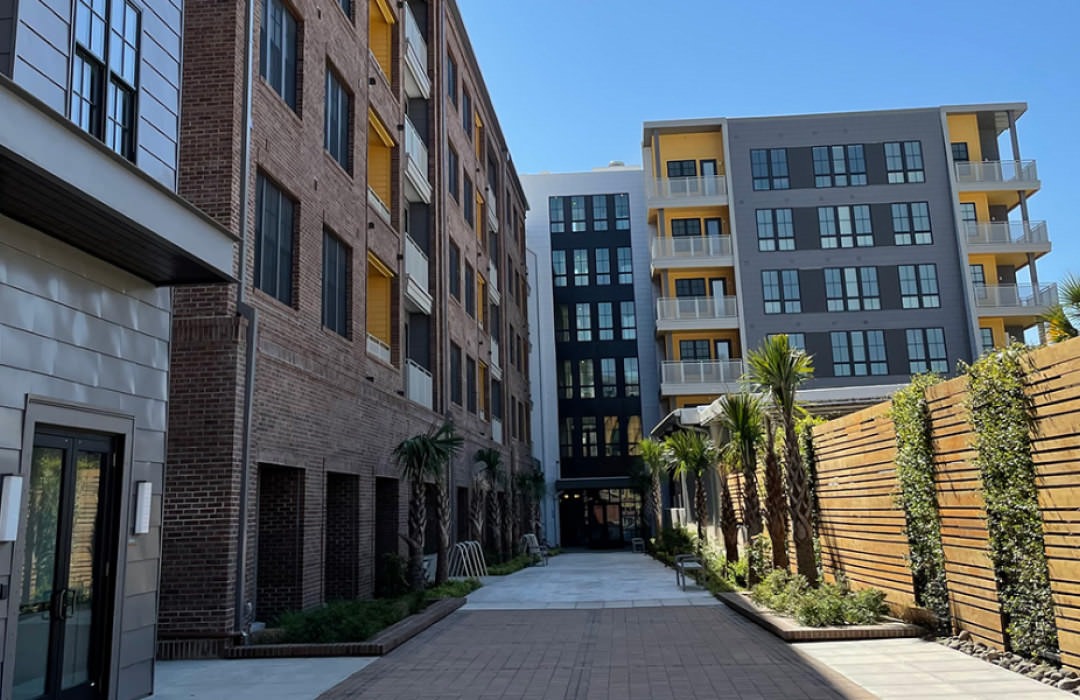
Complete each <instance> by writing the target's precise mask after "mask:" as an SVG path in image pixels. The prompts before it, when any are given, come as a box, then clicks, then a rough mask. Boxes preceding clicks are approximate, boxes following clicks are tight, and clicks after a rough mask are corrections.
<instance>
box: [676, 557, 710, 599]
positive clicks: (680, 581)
mask: <svg viewBox="0 0 1080 700" xmlns="http://www.w3.org/2000/svg"><path fill="white" fill-rule="evenodd" d="M704 568H705V565H704V564H702V563H701V559H699V558H698V556H697V555H696V554H676V555H675V583H676V585H678V586H679V588H681V589H683V590H684V591H685V590H686V572H688V571H700V570H702V569H704ZM691 578H693V575H692V574H691Z"/></svg>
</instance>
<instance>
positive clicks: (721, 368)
mask: <svg viewBox="0 0 1080 700" xmlns="http://www.w3.org/2000/svg"><path fill="white" fill-rule="evenodd" d="M742 373H743V363H742V361H741V360H687V361H685V362H662V363H661V364H660V393H661V395H663V396H697V395H709V396H718V395H720V394H727V393H731V392H735V391H738V390H739V378H740V377H742Z"/></svg>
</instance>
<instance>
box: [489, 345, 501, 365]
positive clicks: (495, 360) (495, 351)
mask: <svg viewBox="0 0 1080 700" xmlns="http://www.w3.org/2000/svg"><path fill="white" fill-rule="evenodd" d="M491 366H492V367H493V368H495V369H498V368H501V367H502V357H500V350H499V341H497V340H495V339H494V338H492V339H491Z"/></svg>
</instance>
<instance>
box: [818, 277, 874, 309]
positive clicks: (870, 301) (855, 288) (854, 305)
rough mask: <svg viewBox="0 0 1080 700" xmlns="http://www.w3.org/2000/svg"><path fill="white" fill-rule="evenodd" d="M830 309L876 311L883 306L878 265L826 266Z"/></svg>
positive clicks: (826, 296)
mask: <svg viewBox="0 0 1080 700" xmlns="http://www.w3.org/2000/svg"><path fill="white" fill-rule="evenodd" d="M825 298H826V300H827V305H828V309H829V311H876V310H878V309H880V308H881V292H880V291H879V290H878V279H877V268H876V267H827V268H825Z"/></svg>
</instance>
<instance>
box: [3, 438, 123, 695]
mask: <svg viewBox="0 0 1080 700" xmlns="http://www.w3.org/2000/svg"><path fill="white" fill-rule="evenodd" d="M114 443H115V441H114V440H113V439H111V438H108V437H103V436H97V435H87V434H76V433H65V432H62V431H55V432H54V431H51V430H48V431H45V430H42V431H39V432H38V433H37V435H35V437H34V446H33V457H32V461H31V471H30V489H29V496H28V503H27V511H28V513H29V516H28V518H27V523H26V530H25V540H26V546H25V551H24V554H23V561H22V569H21V572H20V576H21V581H22V597H21V598H20V600H19V619H18V623H17V630H16V639H15V674H14V675H15V683H14V688H13V697H14V700H38V699H39V698H46V699H49V700H53V699H63V700H83V699H87V700H89V699H96V698H101V697H104V691H105V688H104V686H105V678H106V671H107V663H108V657H109V648H110V646H111V645H110V641H109V640H110V638H111V635H110V629H109V627H110V624H111V619H112V605H111V601H112V595H113V591H114V583H113V580H114V573H115V572H114V569H115V563H114V562H115V559H116V541H117V537H118V535H119V533H118V532H117V528H118V527H119V522H118V518H117V517H116V514H117V506H118V500H119V499H118V494H117V487H118V486H119V479H118V475H117V473H116V472H117V469H116V468H115V467H114V464H115V460H114V455H115V454H116V448H117V446H116V445H115V444H114Z"/></svg>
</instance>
